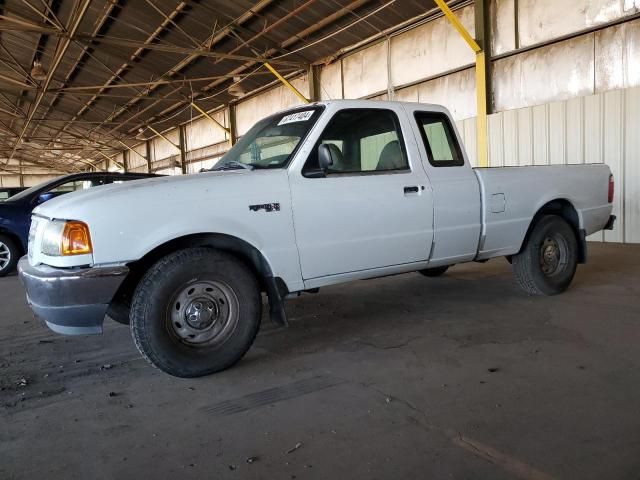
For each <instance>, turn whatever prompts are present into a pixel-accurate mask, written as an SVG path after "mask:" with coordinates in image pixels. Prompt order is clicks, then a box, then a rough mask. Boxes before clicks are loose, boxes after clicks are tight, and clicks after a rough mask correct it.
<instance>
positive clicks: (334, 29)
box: [0, 0, 435, 171]
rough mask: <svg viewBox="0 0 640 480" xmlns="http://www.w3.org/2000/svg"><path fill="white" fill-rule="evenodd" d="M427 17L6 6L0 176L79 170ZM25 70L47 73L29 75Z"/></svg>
mask: <svg viewBox="0 0 640 480" xmlns="http://www.w3.org/2000/svg"><path fill="white" fill-rule="evenodd" d="M434 7H435V3H434V2H433V0H428V1H418V0H253V1H248V0H234V1H228V0H227V1H221V0H183V1H177V0H76V1H71V0H66V1H64V0H6V1H5V2H3V5H1V6H0V138H1V142H0V169H2V168H4V169H7V168H8V167H7V165H6V164H7V160H8V159H9V158H13V159H21V160H22V161H23V162H24V163H28V164H36V165H41V166H45V167H47V166H49V167H54V168H56V169H59V170H67V171H70V170H73V169H78V168H87V167H88V164H92V163H95V162H100V161H102V160H104V157H105V155H111V154H113V153H114V152H115V151H118V150H122V148H123V145H122V143H120V142H125V143H126V144H127V145H131V144H132V143H135V142H134V137H135V135H136V133H137V131H138V128H140V127H141V126H143V125H153V126H154V128H157V129H159V130H162V129H166V128H168V127H169V126H172V125H176V124H179V123H183V122H186V121H188V120H189V118H191V117H192V115H193V114H194V113H195V114H196V115H197V112H192V111H191V109H192V107H191V106H190V104H191V102H192V101H194V102H197V104H198V106H200V107H202V108H203V109H205V110H212V109H214V108H216V107H219V106H221V105H224V104H227V103H229V102H230V101H232V100H235V97H232V96H230V95H229V93H228V91H227V90H228V88H229V86H230V85H231V84H232V83H233V82H234V80H233V77H234V76H240V77H242V81H241V86H242V88H243V89H244V90H245V91H253V90H255V89H258V88H260V87H263V86H265V85H268V84H269V83H271V82H273V80H274V77H273V76H272V75H271V73H269V71H268V70H266V69H265V68H264V67H263V66H262V65H263V62H264V61H267V60H268V61H269V63H271V64H272V65H273V66H274V67H275V68H277V69H278V71H279V72H280V73H282V74H283V75H287V74H292V73H295V72H303V71H305V70H306V69H307V68H308V66H309V65H310V64H312V63H315V62H319V61H321V60H323V59H325V58H327V57H330V56H331V55H335V54H336V53H337V52H338V51H339V50H340V49H342V48H344V47H347V46H349V45H353V44H355V43H358V42H360V41H362V40H363V39H366V38H369V37H371V36H372V35H376V34H379V33H380V32H382V31H384V30H385V29H388V28H390V27H393V26H395V25H398V24H401V23H402V22H405V21H407V20H409V19H412V18H414V17H416V16H418V15H422V14H424V13H425V12H427V11H428V10H431V9H432V8H434ZM34 62H40V63H41V64H42V68H43V69H44V72H43V73H44V74H45V75H46V76H45V77H44V78H42V79H35V78H33V77H32V68H33V65H34Z"/></svg>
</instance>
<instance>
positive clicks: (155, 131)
mask: <svg viewBox="0 0 640 480" xmlns="http://www.w3.org/2000/svg"><path fill="white" fill-rule="evenodd" d="M147 128H148V129H149V130H151V131H152V132H153V133H155V134H156V135H158V136H159V137H161V138H163V139H164V140H165V141H167V142H169V143H170V144H171V145H173V146H174V147H175V148H176V150H178V151H179V152H182V150H180V147H179V146H178V145H176V144H175V143H173V142H172V141H171V140H169V139H168V138H167V137H165V136H164V135H163V134H161V133H160V132H159V131H157V130H156V129H155V128H153V127H152V126H151V125H147Z"/></svg>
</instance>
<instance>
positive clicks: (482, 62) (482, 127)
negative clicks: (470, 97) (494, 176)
mask: <svg viewBox="0 0 640 480" xmlns="http://www.w3.org/2000/svg"><path fill="white" fill-rule="evenodd" d="M436 4H437V5H438V7H440V10H442V13H444V15H445V17H446V18H447V19H448V20H449V22H450V23H451V25H452V26H453V27H454V28H455V29H456V30H457V31H458V33H459V34H460V36H461V37H462V38H463V39H464V41H465V42H467V44H468V45H469V47H471V49H472V50H473V51H474V52H475V54H476V104H477V111H478V113H477V117H476V122H477V124H476V127H477V132H476V138H477V147H478V148H477V164H478V166H479V167H488V166H489V145H488V142H487V133H488V130H487V77H486V69H487V65H486V57H485V52H484V51H483V50H482V48H481V47H480V45H478V42H476V41H475V40H474V38H473V37H472V36H471V34H470V33H469V32H468V30H467V29H466V28H465V27H464V25H462V23H461V22H460V20H459V19H458V17H456V15H455V14H454V13H453V12H452V11H451V9H450V8H449V7H448V6H447V4H446V3H445V2H444V0H436Z"/></svg>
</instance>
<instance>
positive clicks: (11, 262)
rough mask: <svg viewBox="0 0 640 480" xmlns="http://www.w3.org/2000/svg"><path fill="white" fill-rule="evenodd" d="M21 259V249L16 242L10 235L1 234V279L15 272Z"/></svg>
mask: <svg viewBox="0 0 640 480" xmlns="http://www.w3.org/2000/svg"><path fill="white" fill-rule="evenodd" d="M19 257H20V249H19V248H18V244H17V243H16V241H15V240H14V239H13V238H11V237H10V236H8V235H3V234H0V277H4V276H5V275H8V274H9V273H11V272H13V271H14V270H15V268H16V265H17V264H18V258H19Z"/></svg>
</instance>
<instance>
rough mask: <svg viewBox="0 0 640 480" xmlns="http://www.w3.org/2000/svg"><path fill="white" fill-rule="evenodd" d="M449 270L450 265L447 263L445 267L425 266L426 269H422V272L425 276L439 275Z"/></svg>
mask: <svg viewBox="0 0 640 480" xmlns="http://www.w3.org/2000/svg"><path fill="white" fill-rule="evenodd" d="M447 270H449V266H448V265H445V266H444V267H433V268H425V269H424V270H420V273H421V274H422V275H424V276H425V277H439V276H441V275H443V274H444V272H446V271H447Z"/></svg>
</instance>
